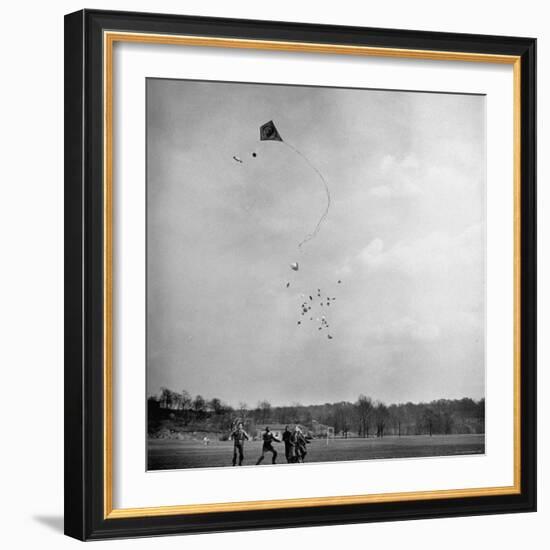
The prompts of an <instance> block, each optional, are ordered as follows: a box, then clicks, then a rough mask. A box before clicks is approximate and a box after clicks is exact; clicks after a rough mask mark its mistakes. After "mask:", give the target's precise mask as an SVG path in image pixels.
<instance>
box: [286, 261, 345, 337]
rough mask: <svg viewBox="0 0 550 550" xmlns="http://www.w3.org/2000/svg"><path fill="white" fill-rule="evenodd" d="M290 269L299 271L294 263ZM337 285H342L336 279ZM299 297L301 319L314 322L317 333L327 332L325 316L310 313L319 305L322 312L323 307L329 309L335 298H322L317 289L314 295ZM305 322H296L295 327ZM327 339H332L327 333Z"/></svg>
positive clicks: (327, 324) (328, 326) (319, 290)
mask: <svg viewBox="0 0 550 550" xmlns="http://www.w3.org/2000/svg"><path fill="white" fill-rule="evenodd" d="M290 268H291V269H292V270H293V271H298V269H299V266H298V263H297V262H295V263H292V264H290ZM337 283H338V284H339V285H340V284H342V281H341V280H340V279H338V281H337ZM289 287H290V282H288V283H287V284H286V288H289ZM300 296H301V297H302V299H303V302H302V303H301V304H300V315H301V316H302V317H306V318H309V321H310V322H314V321H315V322H316V323H318V324H319V326H318V327H317V330H318V331H323V330H326V331H328V330H329V328H330V325H329V323H328V321H327V316H326V314H325V313H324V312H323V313H321V315H320V316H319V317H317V316H315V313H313V312H312V307H314V306H316V305H317V304H319V307H320V308H323V310H324V308H325V307H326V308H329V307H330V306H331V304H334V302H335V301H336V298H335V297H332V298H331V297H330V296H324V297H323V293H322V292H321V289H320V288H318V289H317V292H314V293H312V294H308V295H305V294H300ZM325 311H326V310H325ZM327 313H328V312H327ZM305 320H306V319H303V320H298V321H297V322H296V324H297V326H301V325H302V321H305ZM327 339H328V340H332V339H333V336H332V335H331V334H330V332H327Z"/></svg>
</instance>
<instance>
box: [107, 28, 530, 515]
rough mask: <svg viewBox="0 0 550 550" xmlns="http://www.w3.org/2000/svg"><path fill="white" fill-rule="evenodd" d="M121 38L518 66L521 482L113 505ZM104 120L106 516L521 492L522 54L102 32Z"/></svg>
mask: <svg viewBox="0 0 550 550" xmlns="http://www.w3.org/2000/svg"><path fill="white" fill-rule="evenodd" d="M116 42H134V43H135V42H138V43H153V44H170V45H191V46H209V47H226V48H243V49H262V50H272V51H300V52H308V53H325V54H340V55H341V54H344V55H360V56H374V57H399V58H409V59H426V60H442V61H466V62H477V63H497V64H511V65H513V87H514V91H513V94H514V99H513V103H514V107H513V110H514V112H513V117H514V175H513V181H514V184H513V186H514V266H513V269H514V420H513V422H514V427H513V429H514V484H513V485H511V486H505V487H484V488H471V489H450V490H438V491H416V492H405V493H384V494H370V495H353V496H334V497H320V498H315V497H313V498H299V499H282V500H267V501H244V502H234V503H212V504H197V505H195V504H191V505H175V506H160V507H147V508H120V509H115V508H114V507H113V491H112V484H113V466H112V449H113V445H112V410H113V405H112V399H113V391H112V368H113V365H112V282H113V278H112V265H113V256H112V255H113V240H112V239H113V236H112V213H113V204H112V201H113V192H112V190H113V173H112V170H113V158H112V129H113V128H112V123H113V101H112V99H113V98H112V92H113V89H112V82H113V78H112V71H113V63H112V61H113V60H112V54H113V46H114V43H116ZM103 75H104V80H103V93H104V100H103V106H104V110H103V122H104V131H103V137H104V142H103V143H104V151H103V152H104V177H103V189H104V210H103V212H104V227H103V229H104V271H103V280H104V285H105V287H104V289H105V290H104V301H103V304H104V404H103V405H104V409H103V412H104V453H103V455H104V486H103V489H104V491H103V497H104V498H103V510H104V514H103V517H104V519H105V520H113V519H121V518H144V517H159V516H175V515H188V514H198V513H215V512H236V511H250V510H276V509H284V508H287V509H292V508H305V507H313V506H334V505H351V504H368V503H384V502H398V501H416V500H419V501H420V500H436V499H448V498H467V497H480V496H500V495H517V494H521V418H520V410H521V408H520V407H521V397H520V384H521V322H520V321H521V280H520V274H521V247H520V245H521V232H520V229H521V57H520V56H517V55H500V54H479V53H468V52H449V51H437V50H414V49H411V50H408V49H402V48H380V47H370V46H347V45H336V44H317V43H311V42H287V41H273V40H256V39H254V40H251V39H233V38H231V39H228V38H217V37H205V36H190V35H170V34H154V33H138V32H118V31H103Z"/></svg>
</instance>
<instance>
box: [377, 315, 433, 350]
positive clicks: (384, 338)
mask: <svg viewBox="0 0 550 550" xmlns="http://www.w3.org/2000/svg"><path fill="white" fill-rule="evenodd" d="M440 335H441V331H440V329H439V327H438V326H437V325H435V324H433V323H423V322H420V321H418V320H416V319H412V318H411V317H402V318H400V319H398V320H396V321H394V322H392V323H389V324H387V325H386V326H381V327H380V326H379V327H374V328H373V329H371V331H370V332H369V335H368V336H369V338H370V339H373V340H375V341H378V342H383V343H385V344H388V343H399V344H405V343H410V342H434V341H436V340H438V339H439V337H440Z"/></svg>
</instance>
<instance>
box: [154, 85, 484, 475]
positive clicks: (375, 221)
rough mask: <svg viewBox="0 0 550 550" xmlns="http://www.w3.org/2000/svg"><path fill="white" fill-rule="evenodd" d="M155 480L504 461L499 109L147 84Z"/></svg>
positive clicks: (426, 96)
mask: <svg viewBox="0 0 550 550" xmlns="http://www.w3.org/2000/svg"><path fill="white" fill-rule="evenodd" d="M146 98H147V99H146V111H147V112H146V132H147V155H146V156H147V158H146V162H147V168H146V173H147V182H146V193H147V196H146V205H147V206H146V208H147V352H146V357H147V400H148V406H147V410H148V423H147V424H148V425H147V463H148V469H149V470H167V469H182V468H210V467H224V466H228V467H233V466H237V467H238V466H254V465H260V464H262V465H281V464H297V463H300V464H302V463H305V464H307V463H309V462H334V461H352V460H353V461H357V460H375V459H404V458H412V457H441V456H457V455H475V454H483V453H484V452H485V217H486V216H485V205H486V201H485V192H486V148H485V140H486V135H485V107H486V106H485V96H483V95H481V94H480V95H475V94H472V95H468V94H452V93H432V92H429V91H426V92H409V91H401V90H377V89H354V88H330V87H315V86H296V85H280V84H252V83H238V82H217V81H194V80H170V79H155V78H149V79H147V82H146Z"/></svg>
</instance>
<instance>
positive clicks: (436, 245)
mask: <svg viewBox="0 0 550 550" xmlns="http://www.w3.org/2000/svg"><path fill="white" fill-rule="evenodd" d="M483 238H484V236H483V226H482V224H480V223H476V224H473V225H471V226H469V227H468V228H466V229H465V230H464V231H463V232H461V233H459V234H458V235H450V234H449V233H445V232H432V233H429V234H428V235H425V236H424V237H421V238H418V239H415V240H403V241H399V242H397V243H396V244H395V245H393V246H392V247H391V248H388V249H384V242H383V241H382V239H380V238H375V239H373V240H372V241H370V243H369V244H368V245H367V246H366V247H365V248H364V249H363V250H361V251H360V252H359V254H358V255H357V260H358V261H359V262H361V263H362V264H363V265H365V266H366V267H368V268H369V269H371V270H399V271H404V272H407V273H409V274H418V273H419V272H422V271H426V270H436V271H438V272H444V271H450V270H454V269H459V268H460V269H465V268H467V267H472V268H474V267H476V266H477V267H479V266H482V265H483V255H482V254H483Z"/></svg>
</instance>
